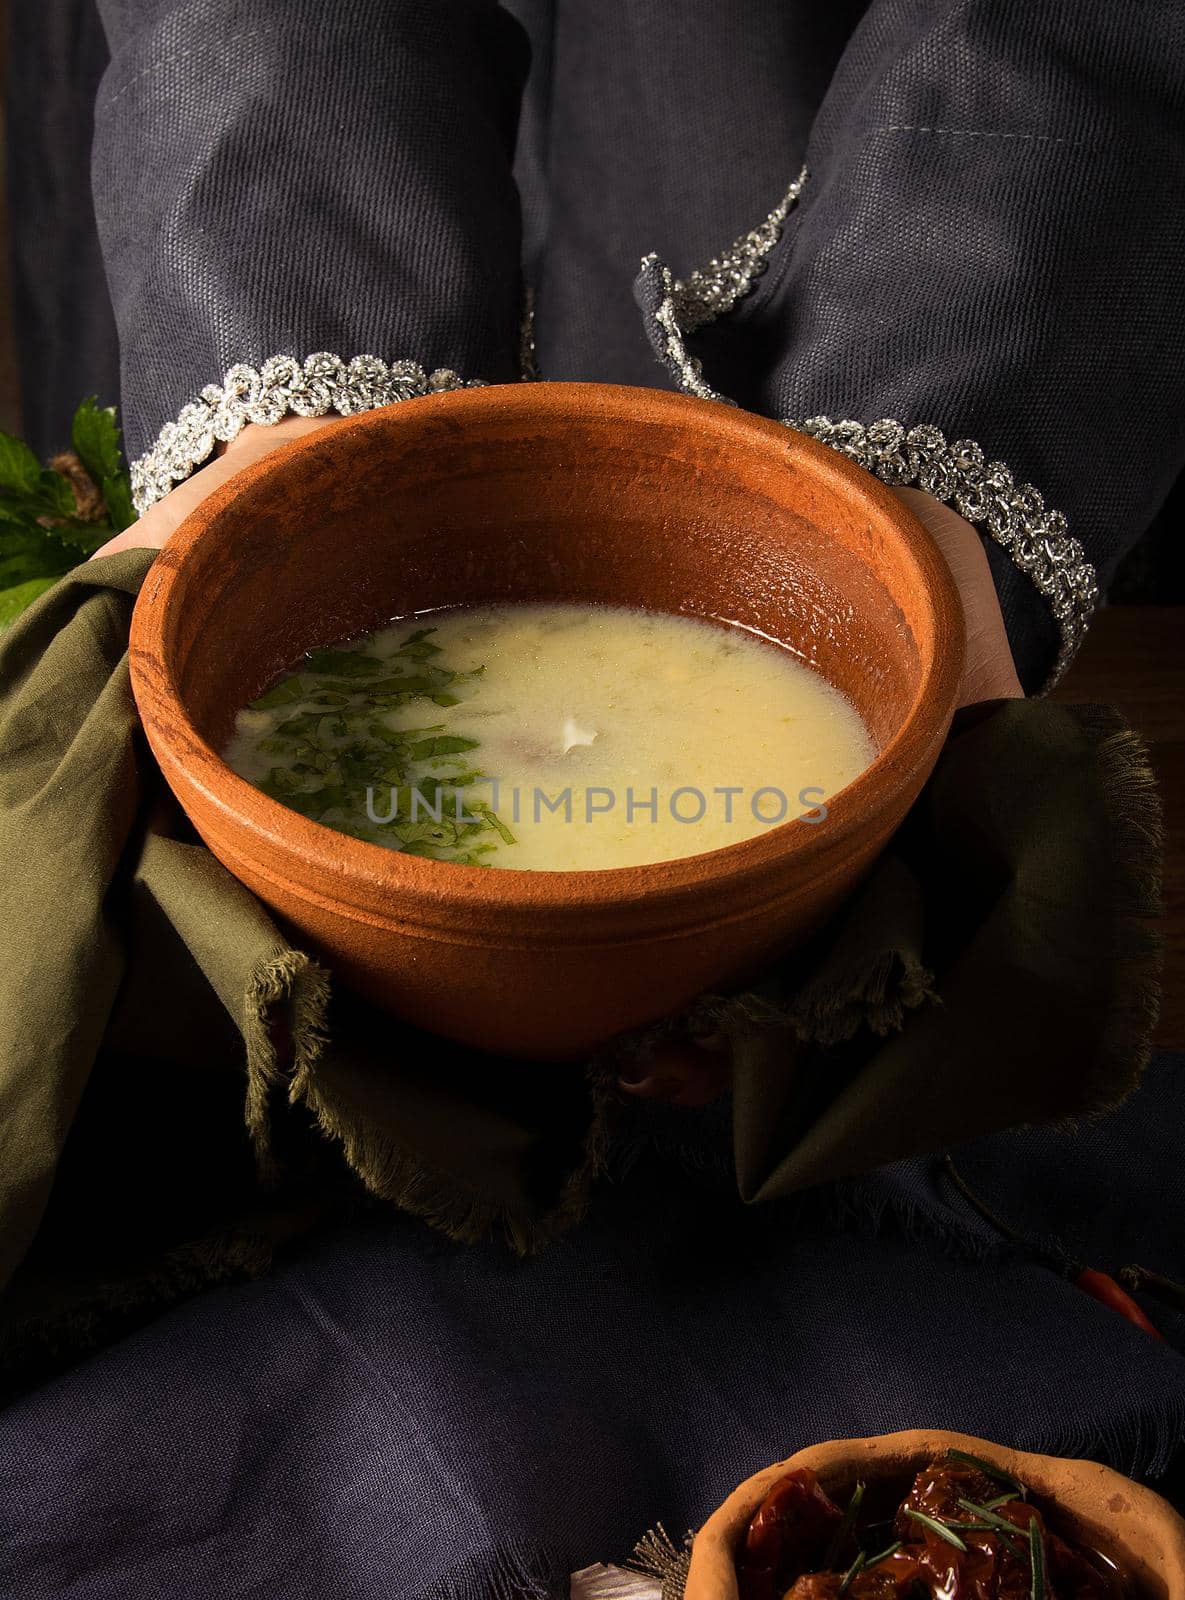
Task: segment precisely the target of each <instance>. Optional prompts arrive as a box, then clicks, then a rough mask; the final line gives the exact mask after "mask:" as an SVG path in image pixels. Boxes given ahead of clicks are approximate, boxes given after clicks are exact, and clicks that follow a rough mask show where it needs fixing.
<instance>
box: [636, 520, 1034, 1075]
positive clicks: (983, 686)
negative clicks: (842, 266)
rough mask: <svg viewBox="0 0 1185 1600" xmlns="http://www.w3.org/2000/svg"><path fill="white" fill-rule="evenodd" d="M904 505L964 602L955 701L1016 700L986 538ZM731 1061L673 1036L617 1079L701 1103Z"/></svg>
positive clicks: (713, 1044) (717, 1042) (1018, 693)
mask: <svg viewBox="0 0 1185 1600" xmlns="http://www.w3.org/2000/svg"><path fill="white" fill-rule="evenodd" d="M894 493H895V494H897V495H898V496H899V497H900V499H901V500H902V501H903V502H904V504H905V505H906V506H908V508H909V509H910V510H911V511H912V512H913V514H914V516H915V517H917V519H918V521H919V522H920V523H921V524H922V526H923V527H924V528H925V529H926V531H927V532H928V533H929V534H930V536H931V538H932V539H933V540H934V542H935V544H936V545H937V546H938V548H939V550H940V551H941V552H942V554H943V556H944V557H945V559H946V562H947V565H948V566H949V567H950V570H951V575H952V576H953V578H954V580H955V586H956V588H957V589H958V591H959V596H960V598H961V600H962V602H963V614H964V617H965V619H966V626H967V634H966V637H967V659H966V665H965V667H964V669H963V683H962V688H961V689H960V692H959V703H960V705H965V706H969V705H975V704H977V703H978V702H979V701H981V700H1015V699H1020V698H1021V697H1023V695H1024V690H1023V689H1022V688H1021V686H1020V680H1019V678H1018V677H1017V675H1016V666H1015V664H1014V663H1013V660H1012V650H1011V648H1010V646H1009V644H1008V635H1007V633H1006V632H1005V629H1004V618H1003V616H1002V615H1001V612H1000V602H999V600H998V599H997V597H996V586H995V584H994V583H993V582H992V574H991V568H990V567H989V566H988V559H987V554H986V552H985V551H984V548H983V540H982V539H981V537H980V535H979V534H978V533H977V532H976V531H975V529H974V528H973V527H972V526H971V524H970V523H969V522H967V521H965V520H964V519H963V518H962V517H960V516H959V514H958V512H956V511H952V510H951V509H950V507H949V506H945V505H943V504H942V502H941V501H940V500H935V499H934V497H933V495H928V494H925V493H923V492H922V490H920V489H896V490H894ZM731 1078H732V1062H731V1058H730V1055H729V1051H728V1044H727V1041H725V1040H722V1039H720V1038H718V1037H715V1036H713V1037H710V1038H705V1039H670V1040H664V1041H663V1043H662V1044H660V1045H658V1046H657V1047H656V1048H655V1050H654V1052H653V1054H652V1055H650V1056H648V1057H647V1058H646V1061H645V1063H644V1064H641V1063H639V1065H638V1067H637V1068H636V1069H635V1071H634V1072H633V1073H632V1074H630V1075H622V1076H621V1077H619V1079H618V1087H619V1088H620V1090H621V1092H622V1093H623V1094H626V1095H630V1096H631V1097H633V1098H635V1099H640V1100H665V1101H667V1102H668V1103H669V1104H671V1105H680V1106H702V1105H706V1104H707V1103H708V1102H709V1101H710V1100H714V1099H715V1098H716V1097H717V1096H718V1095H720V1094H722V1093H723V1092H724V1091H725V1089H727V1087H728V1085H729V1083H730V1081H731Z"/></svg>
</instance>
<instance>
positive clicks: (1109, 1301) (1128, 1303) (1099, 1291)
mask: <svg viewBox="0 0 1185 1600" xmlns="http://www.w3.org/2000/svg"><path fill="white" fill-rule="evenodd" d="M1074 1283H1075V1285H1076V1286H1077V1287H1078V1288H1079V1289H1081V1290H1082V1292H1083V1293H1084V1294H1088V1295H1090V1297H1091V1299H1092V1300H1097V1301H1099V1303H1100V1304H1101V1305H1104V1306H1109V1307H1110V1308H1111V1310H1112V1311H1118V1313H1119V1315H1120V1316H1121V1317H1125V1318H1126V1319H1127V1321H1128V1322H1130V1323H1131V1324H1132V1325H1133V1326H1134V1327H1137V1328H1141V1329H1142V1330H1143V1331H1144V1332H1145V1333H1150V1334H1151V1335H1152V1337H1153V1338H1154V1339H1160V1340H1161V1341H1162V1342H1163V1341H1164V1334H1163V1333H1161V1331H1160V1329H1159V1328H1158V1327H1157V1326H1156V1324H1155V1323H1154V1322H1150V1321H1149V1320H1148V1318H1147V1317H1146V1316H1145V1315H1144V1313H1143V1312H1142V1311H1141V1310H1140V1308H1139V1306H1138V1305H1137V1304H1136V1302H1135V1301H1134V1300H1133V1299H1132V1297H1131V1295H1130V1294H1128V1293H1127V1291H1126V1290H1125V1289H1121V1288H1120V1287H1119V1285H1118V1284H1117V1283H1116V1282H1115V1279H1114V1278H1112V1277H1111V1276H1110V1274H1109V1273H1106V1272H1099V1271H1097V1270H1096V1269H1095V1268H1094V1267H1085V1268H1084V1269H1083V1270H1082V1271H1081V1272H1080V1273H1079V1274H1078V1276H1077V1277H1076V1278H1075V1279H1074Z"/></svg>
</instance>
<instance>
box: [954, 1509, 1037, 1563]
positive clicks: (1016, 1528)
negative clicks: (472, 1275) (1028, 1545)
mask: <svg viewBox="0 0 1185 1600" xmlns="http://www.w3.org/2000/svg"><path fill="white" fill-rule="evenodd" d="M959 1504H960V1505H961V1506H962V1508H963V1510H964V1511H970V1512H971V1514H972V1516H973V1517H975V1519H976V1524H977V1529H978V1531H980V1532H983V1533H998V1534H999V1535H1000V1537H1001V1538H1002V1539H1003V1541H1004V1543H1005V1544H1006V1545H1007V1546H1008V1548H1009V1549H1010V1550H1011V1551H1012V1553H1013V1555H1017V1556H1018V1555H1019V1554H1020V1550H1019V1549H1018V1548H1017V1546H1016V1545H1015V1544H1013V1543H1012V1540H1011V1539H1010V1538H1009V1535H1010V1534H1019V1535H1020V1537H1021V1538H1022V1539H1023V1538H1024V1529H1023V1528H1022V1527H1021V1526H1020V1524H1019V1523H1017V1522H1009V1520H1008V1518H1007V1517H1001V1516H997V1515H996V1513H995V1511H993V1509H992V1508H991V1506H981V1505H977V1504H976V1502H975V1501H974V1500H960V1501H959Z"/></svg>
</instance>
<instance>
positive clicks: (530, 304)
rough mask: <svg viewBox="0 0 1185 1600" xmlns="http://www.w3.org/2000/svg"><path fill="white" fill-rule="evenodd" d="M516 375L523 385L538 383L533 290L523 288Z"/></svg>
mask: <svg viewBox="0 0 1185 1600" xmlns="http://www.w3.org/2000/svg"><path fill="white" fill-rule="evenodd" d="M518 375H519V377H520V378H521V379H522V381H523V382H524V383H537V382H538V381H539V356H538V352H537V351H536V349H535V290H534V288H533V287H532V285H531V284H529V283H528V284H526V285H524V288H523V313H522V317H521V318H520V319H519V325H518Z"/></svg>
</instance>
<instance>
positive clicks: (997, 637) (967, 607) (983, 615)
mask: <svg viewBox="0 0 1185 1600" xmlns="http://www.w3.org/2000/svg"><path fill="white" fill-rule="evenodd" d="M894 492H895V493H896V494H897V496H898V497H899V498H900V499H901V500H902V501H904V503H905V504H906V505H907V506H908V507H909V509H910V510H911V511H912V512H913V514H914V516H915V517H917V519H918V521H919V522H920V523H921V524H922V526H923V527H924V528H925V529H926V532H927V533H928V534H929V535H930V537H931V538H932V539H933V540H934V543H935V544H936V545H937V546H938V548H939V550H940V551H941V552H942V555H943V557H944V559H945V561H946V564H947V566H948V567H949V568H950V573H951V576H952V577H953V578H954V580H955V586H956V588H957V589H958V591H959V597H960V599H961V600H962V602H963V614H964V618H965V620H966V641H967V658H966V664H965V666H964V669H963V683H962V689H961V693H960V703H961V704H962V705H976V704H978V703H979V702H980V701H981V700H1015V699H1020V698H1021V697H1022V696H1023V695H1024V690H1023V689H1022V688H1021V685H1020V679H1019V678H1018V677H1017V675H1016V664H1015V662H1014V661H1013V659H1012V649H1011V646H1010V645H1009V643H1008V631H1007V629H1006V628H1005V626H1004V616H1003V613H1002V612H1001V610H1000V600H999V596H998V595H997V593H996V585H995V581H994V580H993V578H992V569H991V567H990V565H989V563H988V558H987V552H986V550H985V549H984V547H983V540H982V539H981V538H980V536H979V534H978V533H976V531H975V529H974V528H973V527H972V526H971V524H970V523H969V522H967V521H965V520H964V518H962V517H961V516H959V514H958V512H957V511H952V510H951V508H950V507H949V506H945V505H943V504H942V502H941V501H940V500H935V499H934V497H933V495H929V494H926V493H924V492H923V491H922V490H920V489H896V490H895V491H894Z"/></svg>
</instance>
